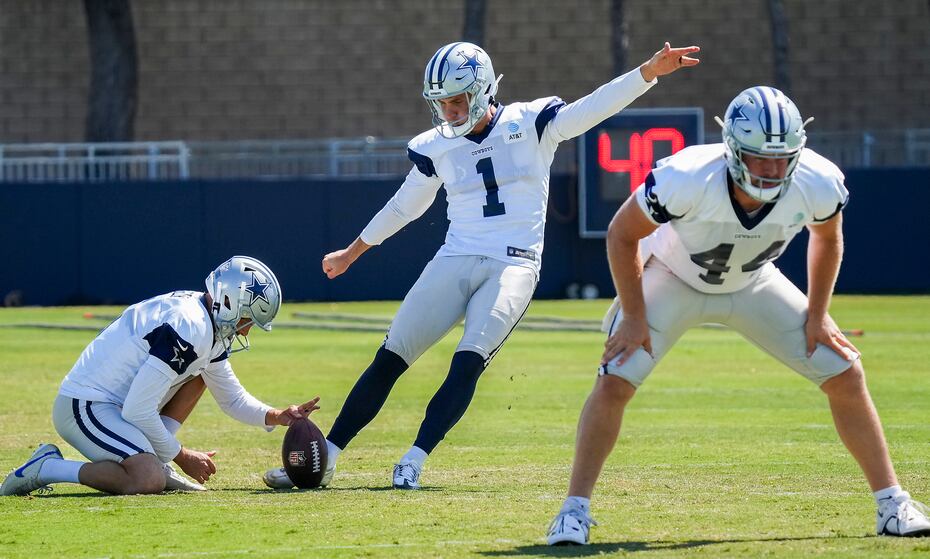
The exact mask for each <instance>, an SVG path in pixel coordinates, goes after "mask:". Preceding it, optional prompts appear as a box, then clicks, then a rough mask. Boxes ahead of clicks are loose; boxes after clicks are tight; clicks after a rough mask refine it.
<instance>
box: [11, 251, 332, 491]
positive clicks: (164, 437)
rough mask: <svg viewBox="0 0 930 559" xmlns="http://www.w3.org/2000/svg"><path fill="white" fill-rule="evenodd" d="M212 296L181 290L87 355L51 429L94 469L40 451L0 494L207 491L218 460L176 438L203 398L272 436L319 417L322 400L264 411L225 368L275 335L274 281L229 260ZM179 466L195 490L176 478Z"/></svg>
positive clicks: (156, 300)
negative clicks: (60, 488)
mask: <svg viewBox="0 0 930 559" xmlns="http://www.w3.org/2000/svg"><path fill="white" fill-rule="evenodd" d="M206 285H207V292H206V293H201V292H195V291H175V292H173V293H169V294H167V295H160V296H157V297H153V298H151V299H147V300H145V301H142V302H141V303H138V304H135V305H132V306H131V307H129V308H127V309H126V310H125V311H123V313H122V315H120V317H119V318H118V319H116V321H114V322H113V323H112V324H110V325H109V326H108V327H107V328H106V329H105V330H104V331H103V332H101V333H100V335H99V336H97V338H96V339H94V341H92V342H91V343H90V345H88V346H87V348H85V349H84V352H83V353H81V356H80V357H79V358H78V360H77V363H75V365H74V367H73V368H72V369H71V372H69V373H68V375H67V376H66V377H65V379H64V381H63V382H62V383H61V388H60V389H59V392H58V397H57V398H56V399H55V404H54V406H53V410H52V420H53V422H54V424H55V429H56V430H57V431H58V434H59V435H61V437H62V438H63V439H64V440H65V441H67V442H68V443H69V444H70V445H71V446H73V447H74V448H76V449H77V450H78V451H80V453H81V454H83V455H84V456H85V457H86V458H87V459H88V460H90V462H79V461H74V460H65V459H63V457H62V455H61V451H59V450H58V447H56V446H55V445H53V444H42V445H40V446H39V448H38V450H36V452H35V453H34V454H33V455H32V457H30V458H29V460H27V461H26V463H25V464H23V465H22V466H20V467H19V468H17V469H16V470H14V471H13V472H12V473H10V474H9V475H8V476H7V477H6V479H5V480H4V482H3V485H2V486H0V494H2V495H26V494H28V493H30V492H31V491H34V490H36V489H39V488H43V487H44V486H46V485H48V484H52V483H60V482H70V483H81V484H83V485H86V486H89V487H93V488H94V489H99V490H100V491H105V492H107V493H115V494H127V495H128V494H139V493H158V492H160V491H162V490H165V489H169V490H173V489H174V490H186V491H195V490H204V489H205V488H204V487H203V486H202V485H200V484H202V483H204V482H206V481H207V480H208V479H209V478H210V476H211V475H213V474H214V473H216V466H215V465H214V463H213V460H212V456H213V454H214V453H213V452H199V451H196V450H191V449H188V448H185V447H183V446H181V443H179V442H178V440H177V439H176V438H175V433H176V432H177V430H178V429H179V428H180V427H181V422H183V421H184V419H186V418H187V416H188V414H190V412H191V410H192V409H193V407H194V405H195V404H196V403H197V400H198V399H199V398H200V395H201V394H202V393H203V390H204V387H207V388H209V389H210V392H211V394H213V397H214V398H215V399H216V401H217V403H218V404H219V406H220V408H221V409H222V410H223V411H225V412H226V413H227V414H229V415H230V416H232V417H233V418H235V419H238V420H239V421H242V422H243V423H247V424H250V425H257V426H261V427H265V428H266V429H267V430H269V431H270V430H271V428H272V426H274V425H290V423H291V422H292V421H294V420H296V419H300V418H304V417H307V415H309V414H310V413H311V412H313V411H314V410H316V409H319V407H318V406H317V405H316V404H317V402H318V400H319V398H314V399H312V400H310V401H309V402H307V403H305V404H302V405H299V406H297V405H292V406H288V407H287V408H285V409H275V408H272V407H271V406H268V405H266V404H263V403H262V402H260V401H258V400H257V399H255V398H254V397H253V396H252V395H250V394H249V393H248V392H246V390H245V389H244V388H243V387H242V385H241V384H239V380H238V379H237V378H236V376H235V374H234V373H233V369H232V367H231V366H230V364H229V360H228V357H229V355H230V354H231V353H234V352H236V351H240V350H242V349H248V347H249V342H248V334H249V330H251V328H252V326H253V325H258V327H259V328H262V329H263V330H271V322H272V320H273V319H274V317H275V314H276V313H277V312H278V309H279V308H280V307H281V287H280V285H279V284H278V280H277V279H276V278H275V276H274V274H273V273H272V272H271V270H269V269H268V267H267V266H265V265H264V264H262V263H261V262H259V261H258V260H256V259H254V258H249V257H245V256H234V257H233V258H231V259H229V260H227V261H226V262H224V263H223V264H221V265H220V266H219V267H218V268H217V269H216V270H214V271H213V272H211V273H210V275H209V276H207V279H206ZM234 340H235V341H236V342H237V343H238V347H236V348H233V341H234ZM159 410H161V416H159ZM172 461H173V462H174V463H175V464H177V465H178V466H179V467H180V468H181V470H183V471H184V473H186V474H187V475H189V476H191V477H192V478H194V479H195V480H197V482H198V483H194V482H192V481H190V480H187V479H186V478H184V477H183V476H180V475H179V474H177V473H176V472H175V471H174V470H173V469H172V468H171V466H170V465H168V463H169V462H172Z"/></svg>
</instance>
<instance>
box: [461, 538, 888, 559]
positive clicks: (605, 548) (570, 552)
mask: <svg viewBox="0 0 930 559" xmlns="http://www.w3.org/2000/svg"><path fill="white" fill-rule="evenodd" d="M874 537H877V536H873V535H862V536H807V537H798V538H793V537H784V538H777V537H776V538H743V539H740V538H734V539H722V540H685V541H650V542H637V541H629V542H615V543H595V544H590V545H584V546H580V545H576V546H549V545H521V546H518V547H514V548H513V549H501V550H493V551H480V552H479V553H480V554H481V555H484V556H486V557H519V556H521V555H544V556H548V557H587V556H589V555H601V554H606V553H616V552H618V551H625V552H633V551H674V550H678V549H693V548H698V547H707V546H712V545H721V544H734V543H764V542H798V541H817V540H838V539H853V540H856V539H866V538H874Z"/></svg>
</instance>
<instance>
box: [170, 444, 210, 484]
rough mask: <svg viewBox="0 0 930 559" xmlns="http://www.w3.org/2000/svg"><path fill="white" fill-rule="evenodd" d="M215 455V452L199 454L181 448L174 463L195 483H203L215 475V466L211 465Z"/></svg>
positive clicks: (195, 451)
mask: <svg viewBox="0 0 930 559" xmlns="http://www.w3.org/2000/svg"><path fill="white" fill-rule="evenodd" d="M215 454H216V451H215V450H211V451H210V452H200V451H197V450H188V449H186V448H184V447H181V452H179V453H178V455H177V456H175V457H174V463H175V464H177V465H178V467H179V468H181V470H183V471H184V473H185V474H187V475H189V476H190V477H192V478H193V479H195V480H196V481H197V483H204V482H206V481H207V480H208V479H210V476H211V475H213V474H215V473H216V464H214V463H213V455H215Z"/></svg>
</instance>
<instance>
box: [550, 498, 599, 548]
mask: <svg viewBox="0 0 930 559" xmlns="http://www.w3.org/2000/svg"><path fill="white" fill-rule="evenodd" d="M591 526H597V522H595V521H594V519H593V518H591V516H590V515H589V514H588V513H586V512H585V511H583V510H582V509H580V508H577V507H575V508H570V509H563V510H562V511H560V512H559V514H557V515H555V518H554V519H553V520H552V524H550V525H549V532H548V533H547V534H546V543H547V544H549V545H588V535H589V533H590V531H591Z"/></svg>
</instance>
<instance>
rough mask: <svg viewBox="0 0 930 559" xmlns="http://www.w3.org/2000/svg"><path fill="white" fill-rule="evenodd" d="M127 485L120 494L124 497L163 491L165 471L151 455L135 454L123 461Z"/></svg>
mask: <svg viewBox="0 0 930 559" xmlns="http://www.w3.org/2000/svg"><path fill="white" fill-rule="evenodd" d="M121 466H122V467H123V469H124V470H126V474H127V476H128V477H129V483H127V484H126V486H125V487H124V488H123V491H122V492H121V493H122V494H124V495H150V494H152V493H161V492H162V491H164V490H165V469H164V466H163V465H162V463H161V462H159V460H158V458H156V457H155V456H153V455H151V454H137V455H135V456H132V457H130V458H127V459H126V460H123V462H122V464H121Z"/></svg>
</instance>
